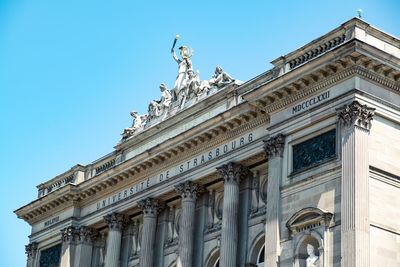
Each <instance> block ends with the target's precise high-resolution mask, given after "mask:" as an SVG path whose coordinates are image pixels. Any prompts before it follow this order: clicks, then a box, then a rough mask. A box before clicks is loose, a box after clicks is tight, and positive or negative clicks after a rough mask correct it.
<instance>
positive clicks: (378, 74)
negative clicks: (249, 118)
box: [253, 52, 400, 114]
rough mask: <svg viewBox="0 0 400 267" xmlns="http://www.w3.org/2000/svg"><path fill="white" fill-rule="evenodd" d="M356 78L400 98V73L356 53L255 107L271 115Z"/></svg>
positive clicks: (256, 102) (282, 88) (257, 102)
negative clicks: (383, 88) (391, 92)
mask: <svg viewBox="0 0 400 267" xmlns="http://www.w3.org/2000/svg"><path fill="white" fill-rule="evenodd" d="M355 75H357V76H359V77H363V78H366V79H368V80H370V81H372V82H374V83H376V84H379V85H382V86H384V87H386V88H388V89H389V90H392V91H393V92H395V93H397V94H400V70H396V69H393V68H392V67H390V66H387V65H384V64H382V63H381V62H379V61H377V60H374V59H371V58H369V57H367V56H365V55H361V54H359V53H357V52H354V53H352V54H351V55H347V56H345V57H343V58H340V59H338V60H336V61H333V62H331V63H330V64H328V65H325V66H323V67H321V68H319V69H315V70H314V71H313V72H311V73H308V74H307V75H305V76H303V77H302V78H300V79H296V80H293V81H291V82H289V83H285V84H283V85H281V86H280V87H277V88H274V91H273V92H271V93H270V94H268V93H267V94H266V95H264V96H263V97H261V98H258V99H257V100H254V101H253V104H254V105H256V106H257V107H259V108H261V109H263V110H264V111H265V112H266V113H267V114H271V113H273V112H275V111H277V110H279V109H282V108H285V107H287V106H288V105H290V104H292V103H294V102H296V101H298V100H300V99H303V98H306V97H307V96H309V95H312V94H314V93H315V92H318V91H321V90H324V89H325V88H328V87H331V86H333V85H335V84H337V83H338V82H340V81H343V80H345V79H347V78H349V77H352V76H355Z"/></svg>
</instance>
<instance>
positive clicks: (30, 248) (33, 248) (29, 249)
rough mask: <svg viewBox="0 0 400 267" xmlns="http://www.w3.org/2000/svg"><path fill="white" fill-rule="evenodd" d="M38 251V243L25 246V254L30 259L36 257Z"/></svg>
mask: <svg viewBox="0 0 400 267" xmlns="http://www.w3.org/2000/svg"><path fill="white" fill-rule="evenodd" d="M37 249H38V243H36V242H32V243H29V244H28V245H26V246H25V253H26V255H27V256H28V258H33V257H35V255H36V252H37Z"/></svg>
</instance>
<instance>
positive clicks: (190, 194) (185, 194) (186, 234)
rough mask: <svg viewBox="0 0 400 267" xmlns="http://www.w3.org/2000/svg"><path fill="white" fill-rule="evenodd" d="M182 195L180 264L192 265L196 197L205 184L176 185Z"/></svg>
mask: <svg viewBox="0 0 400 267" xmlns="http://www.w3.org/2000/svg"><path fill="white" fill-rule="evenodd" d="M175 189H176V191H177V192H178V193H179V194H180V195H181V197H182V214H181V224H180V231H179V243H178V266H182V267H192V260H193V241H194V224H195V211H196V199H197V197H198V195H199V194H200V193H201V192H203V191H204V188H203V186H201V185H200V184H196V183H193V182H190V181H187V182H184V183H181V184H179V185H177V186H176V187H175Z"/></svg>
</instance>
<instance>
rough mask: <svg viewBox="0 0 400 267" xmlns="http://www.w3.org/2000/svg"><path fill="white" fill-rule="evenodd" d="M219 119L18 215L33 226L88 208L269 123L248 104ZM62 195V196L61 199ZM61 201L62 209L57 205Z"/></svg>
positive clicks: (18, 212) (226, 113) (27, 206)
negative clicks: (56, 215) (59, 214)
mask: <svg viewBox="0 0 400 267" xmlns="http://www.w3.org/2000/svg"><path fill="white" fill-rule="evenodd" d="M217 117H218V123H216V122H211V123H210V125H212V126H213V127H212V128H211V127H209V128H206V129H203V131H200V132H198V133H197V135H192V134H190V133H188V134H187V137H190V138H186V139H183V140H182V141H181V142H179V143H176V142H174V139H172V140H168V142H170V143H171V145H170V146H168V145H166V146H165V147H163V149H159V151H158V153H151V154H150V153H149V151H147V153H146V154H145V155H141V156H144V158H145V160H137V158H132V159H130V160H128V161H127V162H124V163H122V164H119V165H117V166H115V167H114V168H112V169H110V170H107V171H105V172H104V173H101V174H100V175H98V176H96V177H94V178H92V179H90V180H87V181H85V182H83V183H81V184H78V185H67V186H65V187H63V188H60V189H58V190H56V191H54V192H53V193H51V194H49V195H46V196H44V197H42V198H40V199H38V200H35V201H33V202H31V203H30V204H28V205H26V206H24V207H22V208H20V209H19V210H17V211H16V213H17V215H18V216H19V217H20V218H22V219H24V220H26V221H27V222H29V223H31V224H32V223H36V222H38V221H40V220H43V219H45V218H47V217H48V216H49V214H54V213H55V212H56V211H57V212H59V211H62V210H64V209H66V208H69V207H81V206H84V205H86V204H88V203H92V202H93V201H96V200H98V198H101V197H102V195H104V194H107V193H110V192H113V191H115V190H118V188H120V187H121V186H125V185H126V184H127V183H135V182H139V181H141V180H143V179H145V178H146V177H151V176H152V175H155V174H157V173H158V172H160V170H164V169H166V168H168V167H169V166H174V165H176V164H177V163H180V162H182V161H183V160H184V159H186V158H190V157H192V156H195V155H197V154H199V153H201V152H204V151H207V150H209V149H210V148H212V147H215V146H216V145H219V144H221V143H223V142H224V141H227V140H230V139H232V138H234V137H237V136H240V135H241V134H243V133H245V132H248V131H249V130H251V129H253V128H256V127H259V126H261V125H265V126H266V124H267V123H268V121H269V117H268V116H266V115H265V114H264V112H262V111H261V110H258V109H254V107H252V106H249V105H247V104H246V103H242V104H240V105H238V106H236V107H234V108H232V110H228V111H227V112H225V113H224V114H222V115H220V116H217ZM212 120H213V119H212ZM172 149H173V150H175V153H169V157H163V158H161V156H160V154H161V155H164V154H165V150H169V151H170V150H172ZM163 153H164V154H163ZM150 155H151V156H150ZM146 162H148V163H146ZM60 194H61V196H60V198H58V196H59V195H60ZM95 195H97V196H95ZM55 196H56V197H57V198H55ZM61 201H62V205H61V204H60V203H59V204H57V203H58V202H61Z"/></svg>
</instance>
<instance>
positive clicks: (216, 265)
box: [213, 258, 219, 267]
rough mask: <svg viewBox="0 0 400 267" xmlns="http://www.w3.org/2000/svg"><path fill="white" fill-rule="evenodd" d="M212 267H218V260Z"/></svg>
mask: <svg viewBox="0 0 400 267" xmlns="http://www.w3.org/2000/svg"><path fill="white" fill-rule="evenodd" d="M213 267H219V258H218V260H217V261H216V262H215V264H214V266H213Z"/></svg>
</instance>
